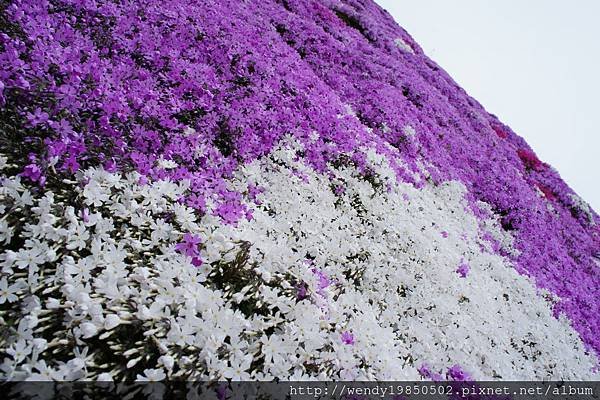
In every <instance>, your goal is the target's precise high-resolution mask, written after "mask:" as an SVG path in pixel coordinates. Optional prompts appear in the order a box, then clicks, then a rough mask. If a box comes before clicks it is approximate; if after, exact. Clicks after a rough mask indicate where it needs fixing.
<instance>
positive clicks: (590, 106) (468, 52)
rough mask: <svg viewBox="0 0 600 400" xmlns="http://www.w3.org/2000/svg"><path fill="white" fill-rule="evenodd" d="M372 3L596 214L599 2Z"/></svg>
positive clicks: (599, 201) (599, 206)
mask: <svg viewBox="0 0 600 400" xmlns="http://www.w3.org/2000/svg"><path fill="white" fill-rule="evenodd" d="M376 2H377V3H378V4H380V5H381V6H382V7H383V8H385V9H386V10H387V11H388V12H389V13H390V14H392V16H393V17H394V19H395V20H396V22H398V23H399V24H400V25H401V26H402V27H404V28H405V29H406V30H407V31H408V32H409V33H410V34H411V35H412V36H413V38H415V40H416V41H417V42H418V43H419V44H420V45H421V47H422V48H423V49H424V50H425V52H426V53H427V55H428V56H430V57H431V58H432V59H433V60H434V61H436V62H437V63H438V64H439V65H440V66H442V67H443V68H444V69H445V70H446V71H448V73H449V74H450V75H451V76H452V77H453V78H454V79H455V80H456V81H457V82H458V84H459V85H461V86H462V87H463V88H464V89H465V90H466V91H467V92H468V93H469V94H470V95H471V96H473V97H474V98H476V99H477V100H478V101H479V102H480V103H481V104H483V106H484V107H485V108H486V109H487V110H488V111H489V112H491V113H493V114H495V115H497V116H498V118H500V120H501V121H503V122H504V123H506V124H508V125H509V126H510V127H511V128H512V129H513V130H514V131H515V132H516V133H517V134H518V135H520V136H522V137H524V138H525V140H527V142H528V143H529V145H530V146H531V147H532V148H533V149H534V151H535V152H536V153H537V154H538V156H539V157H540V159H542V160H543V161H545V162H548V163H550V164H551V165H552V166H554V167H555V168H556V169H557V170H558V171H559V172H560V174H561V176H562V178H563V179H564V180H565V181H566V182H567V183H568V184H569V185H570V186H571V187H572V188H573V189H574V190H575V191H576V192H577V193H578V194H579V195H580V196H581V197H583V199H584V200H586V201H587V202H588V203H590V204H591V205H592V207H593V208H594V209H595V210H596V211H597V212H600V154H598V153H600V101H599V100H598V98H599V97H598V96H600V21H599V19H600V1H598V0H573V1H564V0H453V1H448V0H376Z"/></svg>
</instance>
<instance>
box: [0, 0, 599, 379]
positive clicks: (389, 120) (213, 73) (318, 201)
mask: <svg viewBox="0 0 600 400" xmlns="http://www.w3.org/2000/svg"><path fill="white" fill-rule="evenodd" d="M0 10H1V17H0V26H1V27H2V34H1V36H0V65H1V67H2V68H0V106H1V114H0V135H1V136H0V138H1V143H0V153H1V157H0V168H1V170H2V187H1V189H0V212H1V213H2V218H1V219H0V241H1V242H2V243H3V245H2V246H3V247H2V253H1V254H0V263H1V264H0V265H1V266H2V274H1V278H0V312H1V313H0V318H2V335H0V353H1V354H0V359H2V360H3V361H2V364H1V374H2V376H3V377H4V378H6V379H24V378H28V377H29V378H32V379H42V378H51V379H58V380H63V379H82V378H87V379H103V380H104V379H115V380H133V379H136V378H138V379H144V378H149V379H163V378H170V379H174V378H186V379H191V378H195V379H223V378H228V379H229V378H231V379H272V378H273V377H278V378H280V379H291V380H305V379H309V378H319V379H390V380H391V379H419V378H423V379H434V380H439V379H455V380H462V379H469V378H475V379H513V380H519V379H523V380H526V379H542V378H544V379H550V378H554V379H590V378H596V379H597V378H598V374H597V365H598V355H600V335H598V331H599V329H600V322H599V321H600V312H599V311H600V308H599V306H598V303H599V301H600V270H599V267H600V261H599V259H600V228H599V227H598V222H600V219H599V217H598V215H597V214H596V213H595V212H594V211H593V210H591V209H590V208H589V206H588V205H587V204H586V203H585V202H584V201H583V200H581V199H580V198H579V197H578V196H577V195H576V194H575V193H574V192H573V191H572V190H571V189H570V188H569V187H568V186H567V185H566V184H565V183H564V182H563V181H562V180H561V179H560V176H559V174H558V173H557V172H556V171H555V170H554V169H552V168H551V167H550V166H549V165H547V164H546V163H544V162H542V161H541V160H539V159H538V158H537V156H536V155H535V153H534V152H533V150H532V149H531V148H530V147H529V146H528V145H527V143H526V142H525V141H524V140H523V139H522V138H521V137H519V136H517V135H516V134H515V133H514V132H513V131H512V130H511V129H510V128H509V127H507V126H505V125H504V124H502V123H501V122H500V121H499V120H498V119H497V118H496V117H495V116H493V115H491V114H489V113H488V112H486V111H485V110H484V109H483V108H482V107H481V105H479V104H478V103H477V102H476V101H475V100H473V99H472V98H470V97H469V96H468V95H467V94H466V93H465V92H464V90H462V89H461V88H460V87H458V86H457V85H456V83H455V82H454V81H453V80H452V79H451V78H450V77H449V76H448V75H447V74H446V73H445V72H444V71H443V70H442V69H441V68H440V67H439V66H438V65H436V64H435V63H434V62H433V61H431V60H430V59H429V58H427V56H426V55H424V54H423V51H422V50H421V48H420V47H419V46H418V44H416V43H415V42H414V41H413V40H412V38H411V37H410V36H409V35H408V33H406V32H405V31H404V30H403V29H402V28H400V27H399V26H398V25H397V24H396V23H395V22H394V21H393V19H392V18H391V17H390V16H389V15H388V14H387V13H386V12H385V11H383V10H382V9H380V8H379V7H378V6H377V5H376V4H375V3H373V2H372V1H370V0H363V1H359V0H350V1H333V0H331V1H330V0H324V1H312V0H278V1H261V2H243V1H221V0H219V1H197V0H160V1H156V0H147V1H143V2H141V1H136V0H124V1H119V2H117V1H109V0H106V1H104V0H41V1H40V0H35V1H34V0H14V1H6V0H4V1H1V2H0Z"/></svg>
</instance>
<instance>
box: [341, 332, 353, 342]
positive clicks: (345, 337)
mask: <svg viewBox="0 0 600 400" xmlns="http://www.w3.org/2000/svg"><path fill="white" fill-rule="evenodd" d="M341 337H342V342H343V343H344V344H349V345H352V344H354V334H353V333H352V332H348V331H345V332H342V335H341Z"/></svg>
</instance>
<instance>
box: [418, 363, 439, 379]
mask: <svg viewBox="0 0 600 400" xmlns="http://www.w3.org/2000/svg"><path fill="white" fill-rule="evenodd" d="M417 371H418V372H419V374H420V375H421V376H422V377H423V378H425V379H431V380H432V381H434V382H440V381H443V380H444V377H443V376H442V375H441V374H440V373H438V372H435V371H432V370H431V367H430V366H429V365H428V364H422V365H421V366H420V367H419V368H418V369H417Z"/></svg>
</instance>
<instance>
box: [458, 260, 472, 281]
mask: <svg viewBox="0 0 600 400" xmlns="http://www.w3.org/2000/svg"><path fill="white" fill-rule="evenodd" d="M470 270H471V267H469V265H468V264H467V263H466V262H464V261H461V263H460V265H459V266H458V268H457V269H456V273H457V274H459V275H460V277H461V278H466V277H467V275H468V274H469V271H470Z"/></svg>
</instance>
